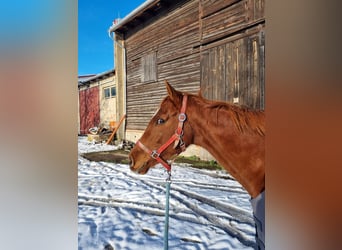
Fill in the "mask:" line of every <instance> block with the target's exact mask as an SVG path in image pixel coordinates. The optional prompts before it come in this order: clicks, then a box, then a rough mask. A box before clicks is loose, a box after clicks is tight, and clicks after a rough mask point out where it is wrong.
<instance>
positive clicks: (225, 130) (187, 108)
mask: <svg viewBox="0 0 342 250" xmlns="http://www.w3.org/2000/svg"><path fill="white" fill-rule="evenodd" d="M165 84H166V88H167V93H168V95H167V96H166V97H165V98H164V100H163V101H162V103H161V105H160V108H159V109H158V111H157V112H156V113H155V115H154V116H153V117H152V119H151V121H150V122H149V124H148V126H147V128H146V130H145V132H144V134H143V135H142V137H141V138H140V139H139V141H138V142H137V143H136V145H135V146H134V148H133V149H132V150H131V152H130V155H129V158H130V165H131V170H132V171H134V172H136V173H139V174H146V173H147V172H148V170H149V169H150V168H151V167H153V166H155V165H156V164H157V163H161V164H162V165H163V166H164V167H165V168H166V169H167V170H168V171H170V169H171V167H170V165H169V164H168V163H167V161H168V160H170V159H173V158H175V157H176V156H177V155H179V154H180V153H181V152H182V151H184V150H185V148H186V147H187V146H189V145H191V144H195V145H198V146H201V147H203V148H205V149H206V150H208V152H210V153H211V154H212V155H213V157H215V159H216V160H217V161H218V163H219V164H220V165H222V166H223V167H224V168H225V169H226V170H227V172H229V173H230V174H231V175H232V176H233V177H234V178H235V179H236V180H237V181H238V182H239V183H240V184H241V185H242V186H243V187H244V188H245V189H246V190H247V192H248V193H249V194H250V196H251V197H252V206H253V209H255V204H253V199H256V198H257V197H258V196H260V194H261V193H263V191H264V189H265V115H264V112H263V111H256V110H252V109H249V108H247V107H241V106H238V105H233V104H229V103H227V102H218V101H210V100H207V99H204V98H203V97H202V96H201V95H193V94H189V93H182V92H179V91H177V90H175V89H174V88H173V87H172V86H170V85H169V84H168V82H167V81H165ZM256 206H259V207H260V205H258V204H257V205H256ZM263 208H264V206H263ZM258 209H259V210H260V208H258ZM254 212H255V211H254ZM263 212H264V211H263ZM255 216H256V215H255ZM261 220H262V219H261ZM263 230H264V229H263ZM259 234H260V233H259ZM263 242H264V240H263Z"/></svg>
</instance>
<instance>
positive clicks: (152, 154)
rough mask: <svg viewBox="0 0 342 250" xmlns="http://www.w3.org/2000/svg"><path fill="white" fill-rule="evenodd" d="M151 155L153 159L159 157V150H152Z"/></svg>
mask: <svg viewBox="0 0 342 250" xmlns="http://www.w3.org/2000/svg"><path fill="white" fill-rule="evenodd" d="M151 157H152V158H153V159H157V158H158V157H159V154H158V152H157V151H156V150H153V151H152V152H151Z"/></svg>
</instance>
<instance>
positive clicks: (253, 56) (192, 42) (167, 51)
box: [109, 0, 265, 141]
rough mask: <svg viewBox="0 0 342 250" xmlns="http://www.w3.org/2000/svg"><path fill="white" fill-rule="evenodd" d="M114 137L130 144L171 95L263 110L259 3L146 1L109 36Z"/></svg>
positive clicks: (262, 38) (115, 25) (262, 40)
mask: <svg viewBox="0 0 342 250" xmlns="http://www.w3.org/2000/svg"><path fill="white" fill-rule="evenodd" d="M109 32H110V34H111V35H112V37H113V39H114V51H115V52H114V54H115V59H114V60H115V67H116V77H117V81H118V98H120V100H119V101H118V106H117V109H118V116H121V115H122V114H125V113H126V114H127V120H126V124H125V126H124V127H123V128H121V130H120V133H119V135H120V137H121V138H126V139H128V140H132V141H136V140H137V139H139V138H140V136H141V134H142V132H143V130H144V128H145V127H146V126H147V124H148V121H149V120H150V119H151V117H152V115H153V113H154V112H155V110H156V109H157V107H158V105H159V104H160V102H161V100H162V98H163V97H164V96H165V95H166V90H165V87H164V80H165V79H167V80H168V81H169V83H170V84H171V85H172V86H173V87H175V88H176V89H179V90H183V91H188V92H192V93H197V92H198V91H199V89H200V88H201V89H202V91H203V95H204V96H205V97H207V98H209V99H213V100H214V99H216V100H225V101H230V102H233V103H238V104H244V105H248V106H250V107H253V108H256V109H264V86H265V78H264V68H265V61H264V58H265V15H264V0H147V1H145V2H144V3H143V4H142V5H140V6H139V7H137V8H136V9H135V10H134V11H132V12H131V13H130V14H129V15H127V16H126V17H125V18H124V19H122V20H120V22H115V23H113V25H112V26H111V27H110V29H109Z"/></svg>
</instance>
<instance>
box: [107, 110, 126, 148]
mask: <svg viewBox="0 0 342 250" xmlns="http://www.w3.org/2000/svg"><path fill="white" fill-rule="evenodd" d="M125 118H126V115H123V116H121V118H120V121H119V124H118V126H117V127H116V128H115V129H114V130H113V133H112V134H111V135H110V137H109V138H108V140H107V142H106V144H109V143H110V142H111V141H112V139H113V137H114V135H115V133H116V131H118V129H119V127H120V126H121V123H122V122H123V120H124V119H125Z"/></svg>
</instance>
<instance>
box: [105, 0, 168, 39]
mask: <svg viewBox="0 0 342 250" xmlns="http://www.w3.org/2000/svg"><path fill="white" fill-rule="evenodd" d="M160 1H161V0H146V1H145V2H144V3H142V4H141V5H140V6H139V7H137V8H136V9H134V10H133V11H132V12H131V13H129V14H128V15H127V16H126V17H124V18H123V19H121V20H120V21H119V22H118V23H115V24H114V23H113V25H112V26H110V28H109V30H108V31H109V33H112V32H115V31H116V30H118V29H119V28H122V27H123V26H124V25H126V24H127V23H129V22H130V21H132V20H133V19H134V18H136V17H137V16H139V15H141V14H142V13H143V12H144V11H146V10H148V9H149V8H151V7H152V6H154V5H156V4H157V3H159V2H160Z"/></svg>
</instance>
